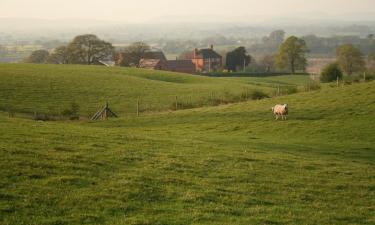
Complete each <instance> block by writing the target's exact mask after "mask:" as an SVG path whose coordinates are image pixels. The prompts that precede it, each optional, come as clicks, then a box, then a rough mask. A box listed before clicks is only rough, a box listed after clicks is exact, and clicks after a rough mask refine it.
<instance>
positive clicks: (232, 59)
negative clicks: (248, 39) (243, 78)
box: [225, 47, 251, 72]
mask: <svg viewBox="0 0 375 225" xmlns="http://www.w3.org/2000/svg"><path fill="white" fill-rule="evenodd" d="M225 61H226V62H225V65H226V68H227V69H228V70H229V71H234V72H236V71H237V69H239V68H241V69H245V67H246V66H248V65H249V64H250V62H251V56H250V55H248V54H247V51H246V48H245V47H238V48H236V49H235V50H233V51H231V52H228V53H227V56H226V60H225Z"/></svg>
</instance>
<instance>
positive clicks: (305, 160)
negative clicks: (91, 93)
mask: <svg viewBox="0 0 375 225" xmlns="http://www.w3.org/2000/svg"><path fill="white" fill-rule="evenodd" d="M119 76H120V75H119ZM119 79H120V78H119ZM134 79H135V78H134ZM137 79H140V78H137ZM374 88H375V83H374V82H371V83H366V84H358V85H352V86H346V87H343V88H328V87H327V88H324V89H323V90H320V91H316V92H310V93H303V94H296V95H290V96H285V97H280V98H273V99H266V100H262V101H252V102H247V103H241V104H234V105H225V106H220V107H207V108H201V109H194V110H186V111H179V112H173V113H161V114H153V115H147V116H142V117H139V118H135V117H129V118H126V119H116V120H109V121H105V122H97V123H87V122H35V121H31V120H24V119H15V118H13V119H9V118H7V117H5V115H4V116H0V133H1V134H2V135H0V153H1V156H2V157H1V163H0V223H2V224H244V225H245V224H320V225H322V224H374V223H375V215H374V211H375V176H374V174H375V136H374V133H375V127H374V124H373V121H374V120H375V101H374V99H375V92H374ZM285 102H287V103H288V104H289V105H290V117H289V120H288V121H275V120H274V117H273V115H272V114H271V109H270V108H271V106H272V105H273V104H276V103H285Z"/></svg>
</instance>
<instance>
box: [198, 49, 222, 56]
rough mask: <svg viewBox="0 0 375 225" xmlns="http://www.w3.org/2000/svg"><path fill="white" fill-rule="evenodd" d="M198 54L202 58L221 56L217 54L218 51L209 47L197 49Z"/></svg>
mask: <svg viewBox="0 0 375 225" xmlns="http://www.w3.org/2000/svg"><path fill="white" fill-rule="evenodd" d="M198 55H201V56H202V57H203V58H204V59H214V58H220V59H221V58H222V56H221V55H219V53H217V52H216V51H214V50H213V49H211V48H204V49H200V50H198Z"/></svg>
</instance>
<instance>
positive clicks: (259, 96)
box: [250, 90, 270, 100]
mask: <svg viewBox="0 0 375 225" xmlns="http://www.w3.org/2000/svg"><path fill="white" fill-rule="evenodd" d="M269 97H270V96H268V95H267V94H266V93H264V92H263V91H260V90H255V91H253V92H251V93H250V98H251V99H253V100H260V99H264V98H269Z"/></svg>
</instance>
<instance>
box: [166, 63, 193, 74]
mask: <svg viewBox="0 0 375 225" xmlns="http://www.w3.org/2000/svg"><path fill="white" fill-rule="evenodd" d="M167 70H168V71H172V72H179V73H190V74H194V73H196V70H195V65H194V63H193V62H192V61H191V60H168V61H167Z"/></svg>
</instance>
